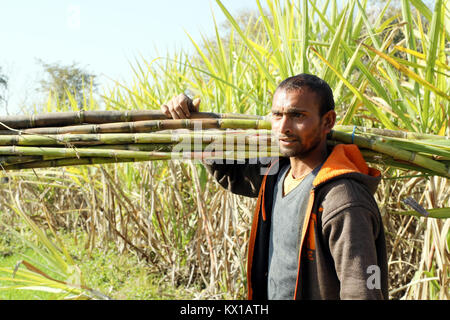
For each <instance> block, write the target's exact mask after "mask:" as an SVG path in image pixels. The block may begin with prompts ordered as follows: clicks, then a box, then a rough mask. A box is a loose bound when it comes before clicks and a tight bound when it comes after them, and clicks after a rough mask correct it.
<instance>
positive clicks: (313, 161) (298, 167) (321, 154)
mask: <svg viewBox="0 0 450 320" xmlns="http://www.w3.org/2000/svg"><path fill="white" fill-rule="evenodd" d="M327 156H328V153H327V148H326V146H324V147H320V148H318V149H316V150H314V152H312V153H310V154H309V155H308V156H307V157H305V158H298V157H291V158H289V159H290V162H291V170H290V172H291V174H292V176H293V177H294V178H300V177H302V176H305V175H307V174H308V173H310V172H311V171H313V170H314V169H315V168H316V167H317V166H318V165H320V164H321V163H322V162H323V161H324V160H325V159H326V158H327Z"/></svg>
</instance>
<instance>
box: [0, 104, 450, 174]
mask: <svg viewBox="0 0 450 320" xmlns="http://www.w3.org/2000/svg"><path fill="white" fill-rule="evenodd" d="M0 124H1V125H2V126H3V129H2V130H1V131H0V164H1V166H2V168H3V169H4V170H19V169H28V168H44V167H58V166H71V165H87V164H101V163H114V162H134V161H151V160H171V159H172V160H174V159H175V160H182V159H215V160H217V159H222V160H225V159H232V160H235V159H246V158H247V159H248V158H264V157H276V156H279V153H278V146H277V141H276V139H274V137H273V136H272V134H271V131H270V129H271V124H270V121H269V120H266V119H265V118H264V117H261V116H252V115H241V114H218V113H206V112H198V113H193V114H192V117H191V119H186V120H172V119H167V117H166V116H165V115H164V114H163V113H161V112H159V111H154V110H141V111H125V112H120V111H79V112H61V113H47V114H38V115H32V116H18V117H14V116H8V117H0ZM328 142H329V144H339V143H347V144H349V143H353V144H356V145H357V146H358V147H359V148H360V149H361V151H362V154H363V156H364V158H365V159H366V160H367V161H368V162H374V163H377V164H381V165H385V166H390V167H395V168H401V169H405V170H413V171H418V172H422V173H425V174H429V175H438V176H443V177H447V178H448V177H450V169H449V168H450V139H449V137H443V136H436V135H430V134H418V133H411V132H405V131H392V130H383V129H375V128H372V129H369V128H363V127H356V126H339V125H338V126H335V128H334V130H333V131H332V132H331V133H330V135H329V137H328Z"/></svg>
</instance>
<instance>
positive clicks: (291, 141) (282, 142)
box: [278, 138, 298, 146]
mask: <svg viewBox="0 0 450 320" xmlns="http://www.w3.org/2000/svg"><path fill="white" fill-rule="evenodd" d="M278 141H279V142H280V145H283V146H290V145H292V144H294V143H296V142H298V140H297V139H295V138H278Z"/></svg>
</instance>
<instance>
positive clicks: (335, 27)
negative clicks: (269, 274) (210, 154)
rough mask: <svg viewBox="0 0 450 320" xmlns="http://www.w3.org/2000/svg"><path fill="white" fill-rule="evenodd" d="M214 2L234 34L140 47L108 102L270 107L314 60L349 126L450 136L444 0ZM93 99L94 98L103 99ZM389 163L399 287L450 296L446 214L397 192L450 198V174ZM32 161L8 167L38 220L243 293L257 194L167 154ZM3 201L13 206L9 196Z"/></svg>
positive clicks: (383, 196)
mask: <svg viewBox="0 0 450 320" xmlns="http://www.w3.org/2000/svg"><path fill="white" fill-rule="evenodd" d="M216 2H217V4H218V6H219V8H220V10H221V11H222V12H223V13H224V14H225V16H226V18H227V21H228V23H229V25H230V26H231V29H230V30H229V32H228V34H227V35H226V37H225V36H224V35H223V34H222V33H221V30H220V28H219V27H218V25H216V28H215V33H214V36H215V38H214V37H213V38H206V37H205V38H204V39H203V42H201V43H197V42H195V41H194V40H193V37H190V38H191V40H192V45H193V46H194V48H196V50H197V54H195V55H194V56H189V55H187V54H185V53H183V52H177V53H172V54H171V55H168V56H167V57H165V58H161V59H157V60H154V61H148V60H146V59H145V57H139V58H136V61H134V62H133V63H132V64H131V67H132V68H133V70H134V73H135V79H134V80H133V81H132V82H131V83H128V84H125V83H117V85H116V86H114V87H112V88H111V89H109V90H108V92H105V93H104V95H103V99H104V103H105V107H106V109H108V110H129V109H151V108H155V109H156V108H159V106H160V105H161V104H163V103H164V102H166V101H167V100H169V99H170V98H171V97H172V96H174V95H177V94H179V93H180V92H187V93H190V94H191V95H192V96H195V97H200V98H201V99H202V105H201V111H212V112H221V113H222V112H229V113H232V112H235V113H247V114H257V115H264V116H265V115H267V114H268V113H269V111H270V107H271V99H272V94H273V92H274V90H275V88H276V86H277V84H278V83H279V82H280V81H281V80H282V79H284V78H286V77H288V76H291V75H294V74H297V73H300V72H309V73H313V74H317V75H319V76H321V77H322V78H324V79H325V80H326V81H327V82H328V83H329V84H330V86H331V87H332V88H333V89H334V93H335V100H336V105H337V113H338V124H340V125H351V126H353V125H357V126H364V127H369V128H383V129H394V130H408V131H410V132H416V133H431V134H435V135H441V136H447V137H448V136H449V134H450V119H449V117H448V115H449V114H450V113H449V112H450V103H449V97H448V92H449V86H450V81H449V76H448V72H449V67H448V64H447V59H448V39H449V23H448V9H446V8H448V5H449V4H448V1H447V0H445V1H444V0H439V1H436V2H435V4H434V7H433V8H428V7H427V6H426V5H425V4H424V3H423V2H422V1H421V0H411V1H407V0H404V1H402V3H401V4H402V7H401V12H400V13H399V14H398V15H394V16H389V13H390V7H389V5H390V1H388V2H386V4H385V5H384V7H382V8H381V13H380V14H379V15H378V16H377V17H376V19H370V17H368V16H367V13H366V12H367V10H366V9H367V6H368V3H367V1H359V0H349V1H345V2H343V3H342V5H338V2H337V1H335V0H330V1H324V2H319V1H315V0H302V1H278V0H267V1H266V2H265V4H263V3H262V2H261V1H259V0H256V3H257V5H258V8H259V12H257V13H256V15H255V16H254V17H253V19H249V23H248V24H247V25H245V24H244V25H243V24H242V23H238V22H237V21H236V20H235V19H234V17H233V15H232V14H230V12H229V11H228V10H227V8H226V7H225V6H224V5H223V4H222V2H221V1H220V0H216ZM263 7H264V8H263ZM261 30H262V31H261ZM187 36H190V35H187ZM89 101H91V105H90V106H85V109H86V110H95V109H98V108H99V107H98V106H97V105H95V103H93V102H92V100H89ZM71 108H72V109H74V110H75V109H76V108H77V106H76V103H73V105H72V106H67V105H66V106H61V105H59V104H56V105H55V104H53V102H52V101H51V100H49V104H48V111H50V110H53V111H62V110H68V109H71ZM380 169H381V170H382V171H383V177H384V179H383V180H382V183H381V185H380V187H379V188H378V191H377V194H376V199H377V202H378V204H379V206H380V209H381V212H382V215H383V220H384V223H385V229H386V234H387V242H388V256H389V277H390V292H391V298H395V299H448V298H449V292H448V279H449V276H450V270H449V268H448V265H449V256H450V233H449V226H450V222H449V221H448V219H447V220H440V219H434V218H426V217H422V216H419V217H417V216H410V215H403V214H399V213H405V212H408V211H410V210H411V208H410V207H408V206H407V205H406V204H405V203H404V202H403V201H402V200H404V199H406V198H408V197H412V198H414V199H415V200H416V201H417V202H418V203H419V204H420V205H421V206H423V207H424V208H425V209H430V210H432V209H433V210H438V209H440V208H448V207H450V198H449V194H450V192H449V185H448V179H446V178H442V177H426V176H425V177H424V176H423V175H420V174H417V173H416V172H408V173H406V174H405V172H404V171H400V170H397V169H392V168H386V167H380ZM35 172H36V173H37V175H35V174H34V172H28V171H23V172H20V173H8V177H9V178H10V180H9V181H10V182H9V184H10V185H11V188H13V189H14V190H16V192H17V193H18V194H19V199H20V200H21V203H20V205H21V206H22V208H23V212H29V213H34V214H33V216H34V219H37V220H39V219H41V220H42V217H45V212H48V213H49V216H50V217H51V220H49V221H47V222H42V224H41V226H42V228H48V226H49V225H52V226H53V227H54V228H55V229H56V228H58V227H63V228H66V229H68V230H74V229H75V228H83V229H84V230H85V232H86V233H87V234H88V235H89V236H88V241H87V242H86V247H88V248H94V247H96V246H102V245H105V244H106V243H107V242H108V241H115V242H116V243H117V244H118V245H119V247H120V249H121V250H128V251H132V252H135V253H137V254H138V255H139V256H140V257H141V258H142V259H144V260H145V261H147V262H148V263H149V264H150V265H151V266H153V267H154V268H155V271H157V272H159V273H160V274H162V275H164V278H165V279H166V281H168V282H170V283H172V284H173V285H174V286H184V287H187V288H192V290H193V292H195V297H198V298H243V297H245V287H246V286H245V282H246V280H245V279H246V278H245V273H246V270H245V259H246V247H247V241H248V236H249V233H248V232H249V228H250V225H251V221H250V219H251V212H252V211H253V208H254V205H255V202H254V200H253V199H248V198H244V197H239V196H236V195H232V194H230V193H227V192H226V191H224V190H223V189H221V188H220V187H219V186H218V184H217V183H215V182H214V181H213V179H212V178H211V177H209V176H208V175H207V173H206V171H205V169H204V168H203V167H202V166H201V165H200V164H198V163H196V162H190V161H186V162H181V161H169V162H162V161H161V162H149V163H135V164H132V163H126V164H116V165H101V166H98V165H96V166H89V167H68V168H65V169H52V170H39V171H38V170H36V171H35ZM4 189H5V187H4V185H2V188H1V190H0V192H6V190H4ZM2 198H3V199H6V198H4V197H2ZM43 206H46V207H47V209H46V211H43V210H44V209H43ZM16 208H17V206H16ZM2 210H3V211H6V212H10V213H11V215H8V217H11V219H13V218H12V217H13V215H12V211H11V208H10V206H7V204H6V203H5V202H3V204H2ZM433 212H434V211H433ZM39 217H41V218H39Z"/></svg>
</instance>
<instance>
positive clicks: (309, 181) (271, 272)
mask: <svg viewBox="0 0 450 320" xmlns="http://www.w3.org/2000/svg"><path fill="white" fill-rule="evenodd" d="M199 103H200V101H199V100H195V101H191V100H190V99H189V98H188V97H186V96H184V95H180V96H178V97H176V98H174V99H172V100H171V101H170V102H169V103H167V104H166V105H163V106H162V107H161V110H162V111H163V112H165V113H166V115H167V116H168V117H173V118H185V117H189V116H190V112H192V111H197V110H198V106H199ZM335 120H336V113H335V111H334V100H333V93H332V90H331V88H330V87H329V86H328V84H327V83H326V82H325V81H323V80H322V79H320V78H318V77H316V76H313V75H309V74H300V75H297V76H294V77H290V78H288V79H286V80H284V81H283V82H282V83H280V85H279V86H278V88H277V89H276V91H275V93H274V96H273V103H272V117H271V122H272V133H273V134H274V135H275V136H276V137H277V138H278V141H279V147H280V153H281V155H282V156H283V157H281V158H280V159H277V160H274V161H273V162H272V163H271V166H270V168H269V169H268V170H267V171H266V172H265V173H264V174H261V164H251V163H250V162H249V161H247V162H246V163H244V164H232V165H230V164H212V165H206V166H207V168H208V170H209V171H210V173H211V174H212V175H213V176H214V177H215V179H216V180H217V181H218V182H219V183H220V184H221V185H222V186H223V187H224V188H226V189H228V190H230V191H231V192H233V193H236V194H240V195H244V196H250V197H258V201H257V204H256V210H255V214H254V217H253V223H252V229H251V234H250V243H249V253H248V263H247V268H248V269H247V272H248V295H249V298H250V299H334V300H336V299H387V298H388V291H387V258H386V248H385V239H384V230H383V224H382V220H381V216H380V213H379V210H378V207H377V204H376V202H375V199H374V197H373V194H374V192H375V191H376V188H377V186H378V183H379V181H380V179H381V177H380V172H379V171H377V170H375V169H372V168H369V167H368V166H367V164H366V162H365V161H364V159H363V157H362V155H361V152H360V151H359V149H358V148H357V146H355V145H337V146H335V147H334V148H328V147H327V142H326V138H327V134H328V133H329V132H330V131H331V130H332V128H333V126H334V124H335Z"/></svg>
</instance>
